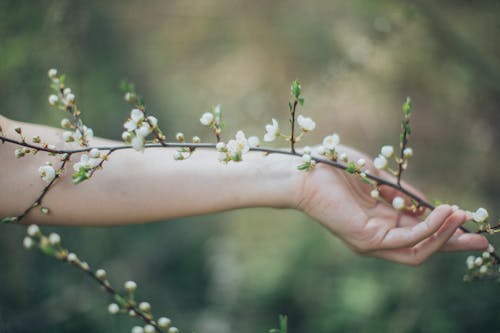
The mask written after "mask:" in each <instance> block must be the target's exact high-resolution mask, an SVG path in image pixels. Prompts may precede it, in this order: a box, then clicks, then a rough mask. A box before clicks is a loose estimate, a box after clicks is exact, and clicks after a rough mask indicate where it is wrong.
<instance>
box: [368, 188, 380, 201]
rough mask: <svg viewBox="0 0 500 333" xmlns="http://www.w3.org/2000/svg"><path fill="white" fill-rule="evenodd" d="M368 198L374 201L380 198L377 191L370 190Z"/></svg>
mask: <svg viewBox="0 0 500 333" xmlns="http://www.w3.org/2000/svg"><path fill="white" fill-rule="evenodd" d="M370 196H371V197H372V198H374V199H378V198H379V197H380V192H379V191H378V190H372V191H371V192H370Z"/></svg>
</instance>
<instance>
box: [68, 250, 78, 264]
mask: <svg viewBox="0 0 500 333" xmlns="http://www.w3.org/2000/svg"><path fill="white" fill-rule="evenodd" d="M66 259H68V261H69V262H76V261H77V260H78V256H77V255H76V254H74V253H73V252H71V253H69V254H68V257H67V258H66Z"/></svg>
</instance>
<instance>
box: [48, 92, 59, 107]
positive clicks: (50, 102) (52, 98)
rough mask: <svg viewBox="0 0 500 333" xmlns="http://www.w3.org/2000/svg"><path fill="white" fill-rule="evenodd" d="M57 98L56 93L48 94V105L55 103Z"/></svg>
mask: <svg viewBox="0 0 500 333" xmlns="http://www.w3.org/2000/svg"><path fill="white" fill-rule="evenodd" d="M58 100H59V97H57V96H56V95H54V94H52V95H50V96H49V104H50V105H56V103H57V101H58Z"/></svg>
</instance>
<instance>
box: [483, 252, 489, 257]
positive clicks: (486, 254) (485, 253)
mask: <svg viewBox="0 0 500 333" xmlns="http://www.w3.org/2000/svg"><path fill="white" fill-rule="evenodd" d="M490 256H491V255H490V253H489V252H483V258H484V259H488V258H489V257H490Z"/></svg>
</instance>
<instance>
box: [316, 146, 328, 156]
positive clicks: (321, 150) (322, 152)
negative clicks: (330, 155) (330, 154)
mask: <svg viewBox="0 0 500 333" xmlns="http://www.w3.org/2000/svg"><path fill="white" fill-rule="evenodd" d="M325 152H326V151H325V147H323V146H319V147H318V148H316V153H317V154H318V155H325Z"/></svg>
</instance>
